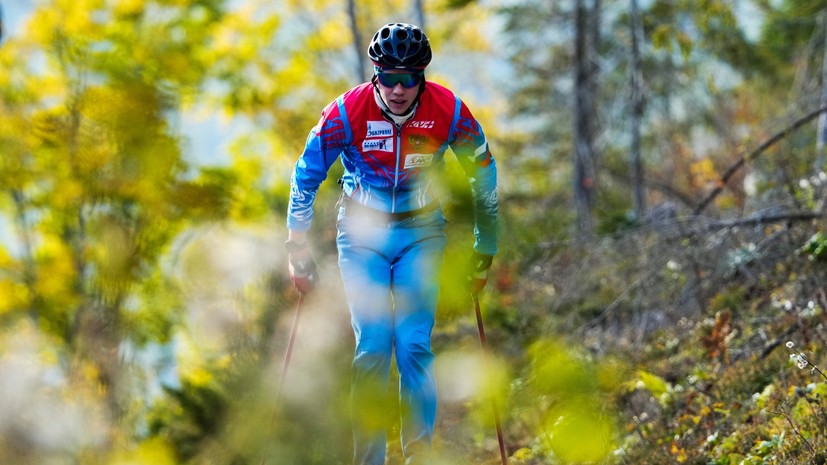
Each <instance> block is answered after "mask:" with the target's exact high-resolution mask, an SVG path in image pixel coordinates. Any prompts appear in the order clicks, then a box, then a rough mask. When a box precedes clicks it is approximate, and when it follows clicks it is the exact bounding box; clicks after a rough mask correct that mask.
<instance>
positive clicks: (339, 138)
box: [287, 97, 350, 231]
mask: <svg viewBox="0 0 827 465" xmlns="http://www.w3.org/2000/svg"><path fill="white" fill-rule="evenodd" d="M343 114H344V106H343V104H342V99H341V97H340V98H339V99H338V100H337V101H336V102H334V103H332V104H331V105H329V106H328V107H327V108H326V109H325V111H324V112H323V113H322V118H321V119H320V120H319V123H318V124H317V125H316V126H315V127H314V128H313V129H312V130H311V131H310V134H309V135H308V136H307V142H306V143H305V146H304V151H303V152H302V154H301V156H300V157H299V159H298V161H296V164H295V166H294V167H293V174H292V175H291V177H290V203H289V205H288V207H287V228H288V229H291V230H294V231H307V230H308V229H310V225H311V222H312V220H313V203H314V202H315V201H316V192H317V191H318V190H319V186H320V185H321V184H322V182H324V180H325V178H327V172H328V170H329V169H330V167H331V166H332V165H333V163H334V162H335V161H336V159H337V158H338V157H339V154H340V153H341V152H342V150H343V148H344V146H345V144H346V141H347V140H348V139H349V138H350V137H349V133H350V129H349V125H348V124H347V120H346V118H344V117H343V116H341V115H343Z"/></svg>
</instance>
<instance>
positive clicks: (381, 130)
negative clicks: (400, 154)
mask: <svg viewBox="0 0 827 465" xmlns="http://www.w3.org/2000/svg"><path fill="white" fill-rule="evenodd" d="M392 135H393V126H391V123H390V122H388V121H368V133H367V135H365V137H366V138H371V137H390V136H392Z"/></svg>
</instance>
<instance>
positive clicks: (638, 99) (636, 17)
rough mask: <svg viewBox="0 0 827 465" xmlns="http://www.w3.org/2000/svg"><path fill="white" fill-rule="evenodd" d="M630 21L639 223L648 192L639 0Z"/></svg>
mask: <svg viewBox="0 0 827 465" xmlns="http://www.w3.org/2000/svg"><path fill="white" fill-rule="evenodd" d="M629 20H630V28H631V35H632V63H631V73H630V74H631V81H632V82H631V84H632V102H631V103H632V121H631V124H632V147H631V156H632V189H633V190H634V200H635V215H636V216H637V219H638V221H642V220H643V218H645V216H646V190H645V186H644V182H645V181H644V171H643V156H642V154H641V141H640V139H641V136H640V133H641V124H642V120H643V111H644V105H645V103H644V98H643V69H642V63H641V56H640V47H641V45H642V39H643V28H642V26H641V21H640V9H639V8H638V4H637V0H630V1H629Z"/></svg>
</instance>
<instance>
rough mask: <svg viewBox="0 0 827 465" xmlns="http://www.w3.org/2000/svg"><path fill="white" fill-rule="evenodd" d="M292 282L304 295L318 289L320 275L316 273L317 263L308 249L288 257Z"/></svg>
mask: <svg viewBox="0 0 827 465" xmlns="http://www.w3.org/2000/svg"><path fill="white" fill-rule="evenodd" d="M287 262H288V269H289V271H290V280H291V281H293V285H294V286H296V289H298V290H299V292H301V293H302V294H306V293H308V292H310V291H312V290H313V288H314V287H316V283H317V282H318V281H319V274H318V273H317V272H316V262H314V261H313V256H312V255H310V251H309V250H307V249H304V250H301V251H297V252H292V253H290V254H288V256H287Z"/></svg>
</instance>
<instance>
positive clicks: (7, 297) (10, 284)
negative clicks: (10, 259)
mask: <svg viewBox="0 0 827 465" xmlns="http://www.w3.org/2000/svg"><path fill="white" fill-rule="evenodd" d="M29 296H30V295H29V290H28V289H27V288H26V286H24V285H22V284H20V283H16V282H14V281H11V280H9V279H0V315H3V314H5V313H8V312H9V311H12V310H15V309H19V308H23V307H26V306H27V305H28V302H29Z"/></svg>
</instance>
